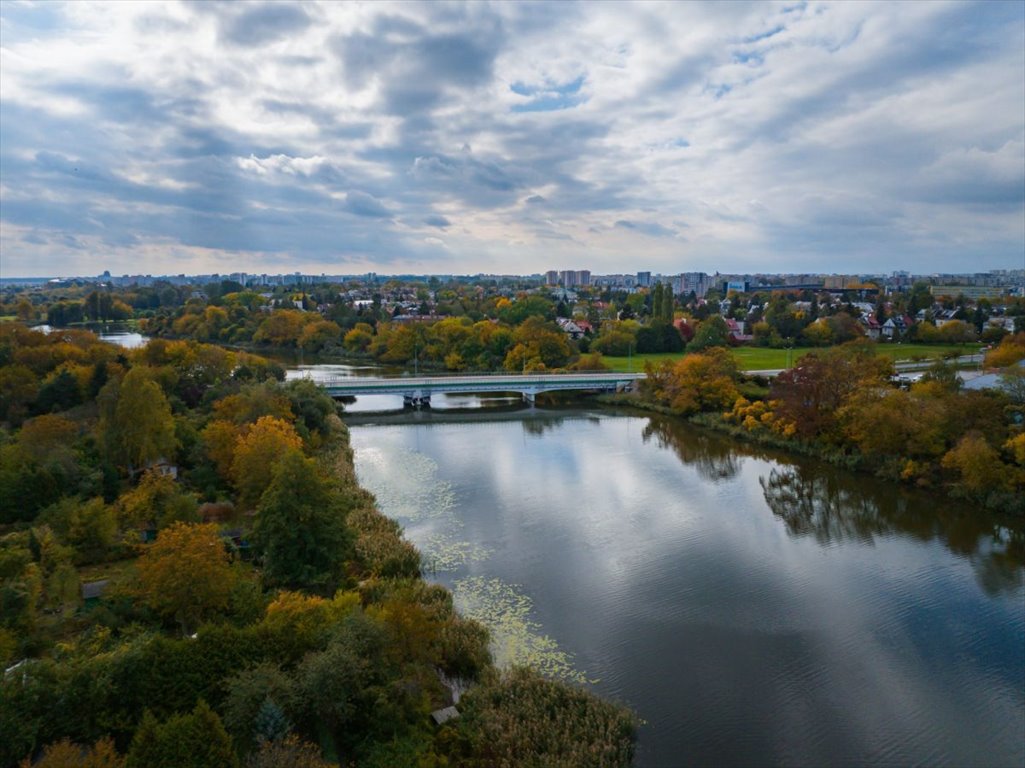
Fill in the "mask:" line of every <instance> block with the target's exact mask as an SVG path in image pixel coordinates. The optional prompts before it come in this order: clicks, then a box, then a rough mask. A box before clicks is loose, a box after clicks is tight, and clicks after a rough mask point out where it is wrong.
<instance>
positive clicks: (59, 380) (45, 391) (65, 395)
mask: <svg viewBox="0 0 1025 768" xmlns="http://www.w3.org/2000/svg"><path fill="white" fill-rule="evenodd" d="M81 402H82V391H81V389H80V387H79V386H78V380H77V379H76V378H75V377H74V375H73V374H72V373H71V372H70V371H69V370H68V369H67V368H61V369H60V370H59V371H57V372H56V373H55V374H54V375H53V376H51V377H50V378H49V379H47V380H46V382H44V384H43V386H42V387H41V388H40V390H39V396H38V397H37V398H36V404H35V411H36V413H51V412H53V411H66V410H68V409H69V408H74V407H75V406H76V405H79V404H80V403H81Z"/></svg>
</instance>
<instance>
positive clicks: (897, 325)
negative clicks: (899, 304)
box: [882, 315, 912, 340]
mask: <svg viewBox="0 0 1025 768" xmlns="http://www.w3.org/2000/svg"><path fill="white" fill-rule="evenodd" d="M911 326H912V321H911V318H910V317H908V316H907V315H894V316H893V317H890V318H887V320H886V322H885V323H883V326H882V334H883V338H886V339H890V340H893V339H899V338H901V337H902V336H903V335H904V334H905V333H907V332H908V330H909V329H910V328H911Z"/></svg>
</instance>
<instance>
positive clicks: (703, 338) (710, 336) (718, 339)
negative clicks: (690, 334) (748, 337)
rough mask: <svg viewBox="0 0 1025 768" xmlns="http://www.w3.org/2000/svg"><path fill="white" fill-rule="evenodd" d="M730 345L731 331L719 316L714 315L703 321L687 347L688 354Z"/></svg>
mask: <svg viewBox="0 0 1025 768" xmlns="http://www.w3.org/2000/svg"><path fill="white" fill-rule="evenodd" d="M729 343H730V329H729V328H728V327H727V326H726V321H725V320H723V319H722V317H720V316H719V315H712V316H711V317H710V318H708V319H707V320H704V321H702V323H701V324H700V325H699V326H698V329H697V331H696V332H695V333H694V338H693V339H691V342H690V343H689V344H688V345H687V351H688V352H701V351H702V350H705V349H709V348H711V347H726V346H729Z"/></svg>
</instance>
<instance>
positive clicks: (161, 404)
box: [101, 366, 178, 469]
mask: <svg viewBox="0 0 1025 768" xmlns="http://www.w3.org/2000/svg"><path fill="white" fill-rule="evenodd" d="M113 384H114V382H113V381H111V382H108V383H107V384H106V385H105V386H104V390H107V389H108V388H109V387H111V386H112V385H113ZM116 392H117V394H116V401H115V402H116V405H115V406H114V411H113V415H112V418H110V417H108V418H105V419H103V423H102V426H101V429H102V430H103V431H104V436H105V438H106V439H105V442H106V444H107V446H108V447H110V448H111V449H112V450H113V452H114V454H115V456H116V457H117V458H118V459H120V460H122V461H124V462H125V463H126V464H127V466H128V467H129V468H130V469H138V468H141V467H144V466H146V464H147V463H149V462H151V461H155V460H156V459H159V458H161V457H167V458H171V457H172V456H173V455H174V452H175V450H176V449H177V447H178V441H177V438H176V437H175V434H174V418H173V417H172V416H171V405H170V404H169V403H168V402H167V398H166V397H164V393H163V391H162V390H161V389H160V386H159V385H158V384H157V383H156V382H155V381H153V379H152V378H151V377H150V372H149V371H148V370H147V369H146V368H145V367H144V366H135V367H134V368H132V369H131V370H130V371H129V372H128V373H127V374H126V375H125V377H124V380H123V381H121V382H120V385H119V386H118V387H117V388H116Z"/></svg>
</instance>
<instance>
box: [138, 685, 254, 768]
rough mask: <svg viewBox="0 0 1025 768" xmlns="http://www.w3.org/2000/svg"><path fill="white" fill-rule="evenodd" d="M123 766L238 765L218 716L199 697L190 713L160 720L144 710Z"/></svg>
mask: <svg viewBox="0 0 1025 768" xmlns="http://www.w3.org/2000/svg"><path fill="white" fill-rule="evenodd" d="M126 768H238V758H237V757H236V756H235V750H234V749H233V748H232V744H231V737H230V736H228V732H227V731H225V730H224V725H223V724H222V723H221V718H219V717H218V716H217V713H216V712H214V711H213V710H212V709H210V707H209V706H207V703H206V702H205V701H203V700H202V699H200V700H199V703H197V704H196V708H195V709H193V710H192V712H190V713H189V714H184V715H172V716H171V717H170V718H169V719H168V720H167V721H166V722H163V723H158V722H157V720H156V718H154V717H153V715H152V713H150V712H149V711H148V710H147V711H146V714H145V715H144V716H143V720H142V724H141V725H140V726H139V728H138V730H137V731H136V732H135V738H134V739H132V746H131V748H130V749H129V750H128V760H127V763H126Z"/></svg>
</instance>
